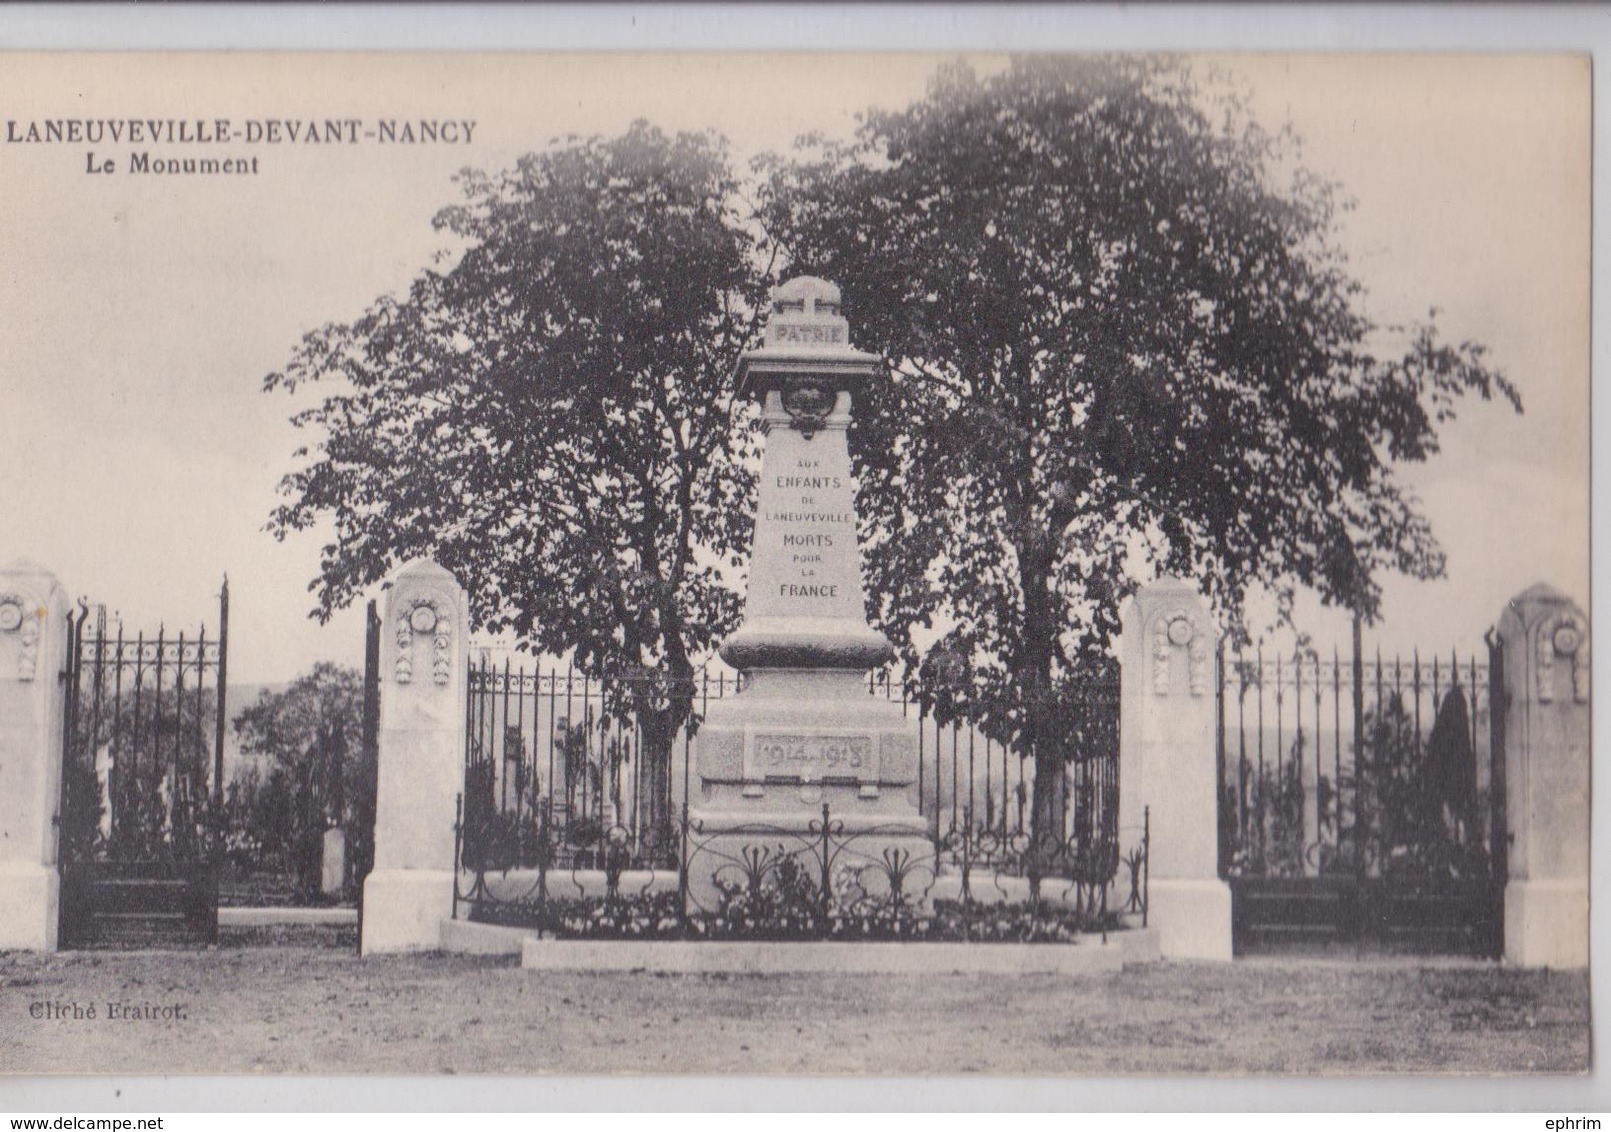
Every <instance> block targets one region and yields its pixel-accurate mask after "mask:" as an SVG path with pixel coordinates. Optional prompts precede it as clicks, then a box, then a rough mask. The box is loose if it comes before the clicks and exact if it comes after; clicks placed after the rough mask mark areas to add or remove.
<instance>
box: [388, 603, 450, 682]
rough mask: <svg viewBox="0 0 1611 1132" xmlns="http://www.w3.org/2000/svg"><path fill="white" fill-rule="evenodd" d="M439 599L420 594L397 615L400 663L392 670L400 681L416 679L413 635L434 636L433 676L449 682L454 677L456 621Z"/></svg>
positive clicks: (398, 661) (432, 644) (398, 658)
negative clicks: (451, 617) (453, 621)
mask: <svg viewBox="0 0 1611 1132" xmlns="http://www.w3.org/2000/svg"><path fill="white" fill-rule="evenodd" d="M442 604H443V603H442V602H440V601H439V600H438V599H436V598H430V597H417V598H415V599H414V600H413V601H411V602H409V603H408V604H407V605H405V606H403V607H402V609H401V610H400V611H399V612H398V614H397V664H396V668H395V670H394V672H393V675H394V676H395V677H396V680H397V682H398V683H399V684H408V683H411V682H412V681H413V679H414V636H415V634H416V633H417V634H421V635H428V636H429V637H430V638H431V678H432V680H433V681H434V682H435V683H437V684H446V683H447V682H448V681H449V680H451V679H452V677H453V671H452V669H453V623H452V622H451V621H450V620H449V619H448V617H447V615H446V614H445V613H444V612H443V611H442V608H441V606H442Z"/></svg>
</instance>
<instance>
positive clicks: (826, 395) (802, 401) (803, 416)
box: [783, 381, 836, 440]
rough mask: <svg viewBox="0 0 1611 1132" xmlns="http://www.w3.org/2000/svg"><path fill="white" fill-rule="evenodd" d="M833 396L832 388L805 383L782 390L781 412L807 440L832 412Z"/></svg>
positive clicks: (821, 384) (787, 386)
mask: <svg viewBox="0 0 1611 1132" xmlns="http://www.w3.org/2000/svg"><path fill="white" fill-rule="evenodd" d="M835 399H836V398H835V395H834V391H833V388H832V386H829V385H827V384H824V383H820V382H814V381H806V382H800V383H799V384H795V385H786V386H784V388H783V411H784V412H785V413H788V414H789V421H790V423H792V424H793V425H794V427H795V428H797V429H799V430H800V432H801V433H802V434H804V436H805V438H806V439H807V440H810V439H811V437H812V435H813V434H814V433H816V431H817V430H818V429H820V428H821V427H822V423H823V421H825V420H827V419H828V414H829V413H831V412H833V406H834V401H835Z"/></svg>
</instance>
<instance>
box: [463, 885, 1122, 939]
mask: <svg viewBox="0 0 1611 1132" xmlns="http://www.w3.org/2000/svg"><path fill="white" fill-rule="evenodd" d="M474 919H475V921H476V922H478V923H486V924H497V925H501V926H506V927H521V928H531V929H533V930H535V931H537V932H539V933H540V934H541V935H543V936H544V937H546V938H554V939H631V940H655V939H666V940H673V939H677V940H722V941H737V940H754V941H808V940H838V941H862V942H877V941H889V942H900V941H927V942H934V943H963V942H968V943H1072V942H1074V941H1075V940H1076V939H1077V938H1078V937H1080V936H1081V935H1087V934H1090V933H1094V932H1101V931H1115V930H1119V929H1120V928H1121V927H1122V924H1121V922H1120V919H1119V917H1118V916H1116V915H1113V914H1107V915H1105V916H1104V915H1101V914H1093V913H1089V912H1083V911H1079V910H1076V909H1073V908H1070V907H1067V906H1063V905H1059V904H1053V903H1047V902H1039V903H1036V902H1018V903H997V904H981V903H976V902H973V901H956V900H937V901H935V902H934V903H933V906H932V909H931V910H921V909H919V908H917V907H914V906H912V905H909V904H882V905H877V906H872V907H865V906H864V907H848V908H842V907H839V906H838V905H830V907H829V909H828V911H827V914H826V915H824V914H823V910H822V907H821V904H820V902H817V901H815V900H814V899H813V900H811V901H807V900H805V899H791V898H790V896H789V894H788V893H786V892H782V893H780V892H778V891H777V890H775V889H767V890H765V891H763V892H761V893H757V894H752V893H750V892H747V891H738V892H734V893H731V894H729V895H728V896H726V897H724V899H723V901H722V906H721V907H720V908H719V909H718V910H717V911H715V912H686V913H685V912H684V910H683V907H682V902H681V899H680V897H679V896H678V894H677V893H675V892H666V893H652V894H648V895H643V896H632V895H618V896H613V897H603V898H565V897H552V896H551V897H549V898H547V899H546V900H542V901H535V900H533V901H511V902H508V903H503V904H497V905H483V906H481V907H478V908H477V909H476V915H475V917H474Z"/></svg>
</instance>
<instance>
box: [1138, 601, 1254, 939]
mask: <svg viewBox="0 0 1611 1132" xmlns="http://www.w3.org/2000/svg"><path fill="white" fill-rule="evenodd" d="M1120 627H1121V633H1122V639H1121V642H1120V647H1119V657H1120V661H1121V664H1122V674H1121V677H1120V690H1119V824H1120V827H1121V829H1122V830H1124V831H1125V836H1127V837H1128V836H1130V835H1131V834H1130V831H1132V830H1139V829H1140V827H1141V820H1142V812H1143V809H1146V810H1148V811H1150V814H1151V821H1152V827H1151V846H1150V851H1149V855H1148V857H1149V859H1148V876H1149V885H1148V916H1147V921H1148V923H1149V925H1151V926H1153V927H1155V928H1156V929H1157V931H1158V943H1159V947H1160V949H1161V950H1162V952H1163V954H1164V955H1165V956H1166V957H1170V958H1181V959H1229V958H1230V957H1231V890H1230V888H1229V886H1227V885H1226V883H1225V882H1224V881H1223V880H1221V879H1220V878H1219V833H1218V822H1219V806H1218V802H1217V791H1218V788H1219V784H1218V781H1217V768H1216V766H1215V761H1214V759H1215V755H1214V727H1215V722H1216V721H1215V716H1214V702H1215V701H1214V651H1215V645H1216V643H1217V641H1218V632H1217V630H1216V628H1215V626H1214V623H1213V621H1212V619H1211V618H1210V617H1209V614H1208V610H1207V608H1206V607H1205V606H1204V604H1203V601H1202V599H1201V598H1200V597H1199V596H1198V594H1197V591H1196V590H1195V589H1193V588H1192V587H1191V586H1188V585H1186V584H1185V583H1184V582H1179V581H1173V580H1169V581H1160V582H1155V583H1153V584H1152V585H1149V586H1145V587H1143V588H1142V589H1141V590H1139V591H1137V593H1136V595H1135V596H1134V597H1132V598H1131V599H1130V600H1129V601H1127V602H1126V603H1125V605H1124V609H1123V610H1122V611H1121V613H1120Z"/></svg>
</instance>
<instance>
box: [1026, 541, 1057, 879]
mask: <svg viewBox="0 0 1611 1132" xmlns="http://www.w3.org/2000/svg"><path fill="white" fill-rule="evenodd" d="M1046 559H1047V556H1046V552H1045V548H1044V547H1039V546H1038V547H1034V548H1026V550H1025V552H1024V553H1022V554H1021V555H1020V557H1019V562H1020V563H1021V566H1020V572H1019V586H1020V588H1021V591H1022V593H1023V595H1024V625H1023V645H1022V651H1021V652H1020V653H1019V656H1020V660H1021V664H1020V670H1019V673H1018V675H1019V679H1020V684H1021V687H1022V689H1023V693H1022V694H1023V735H1024V740H1025V746H1026V754H1027V755H1028V756H1029V757H1031V758H1033V759H1034V761H1035V792H1034V795H1033V801H1032V804H1031V807H1030V822H1029V831H1030V846H1031V850H1032V852H1033V855H1034V857H1035V859H1036V860H1037V861H1041V862H1049V861H1050V860H1051V859H1052V858H1053V857H1055V856H1056V854H1057V852H1058V851H1059V850H1060V849H1061V848H1062V844H1063V826H1064V809H1065V807H1066V806H1067V795H1068V790H1067V787H1066V784H1065V781H1064V778H1065V775H1064V771H1065V766H1064V759H1063V743H1062V742H1061V737H1060V736H1059V735H1057V733H1056V727H1057V719H1058V712H1057V710H1056V704H1054V703H1053V701H1052V652H1053V642H1054V638H1055V635H1056V632H1057V625H1056V620H1055V617H1054V614H1053V610H1052V601H1051V595H1050V593H1049V591H1048V590H1047V584H1046V583H1047V573H1048V566H1049V563H1048V562H1047V560H1046Z"/></svg>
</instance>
